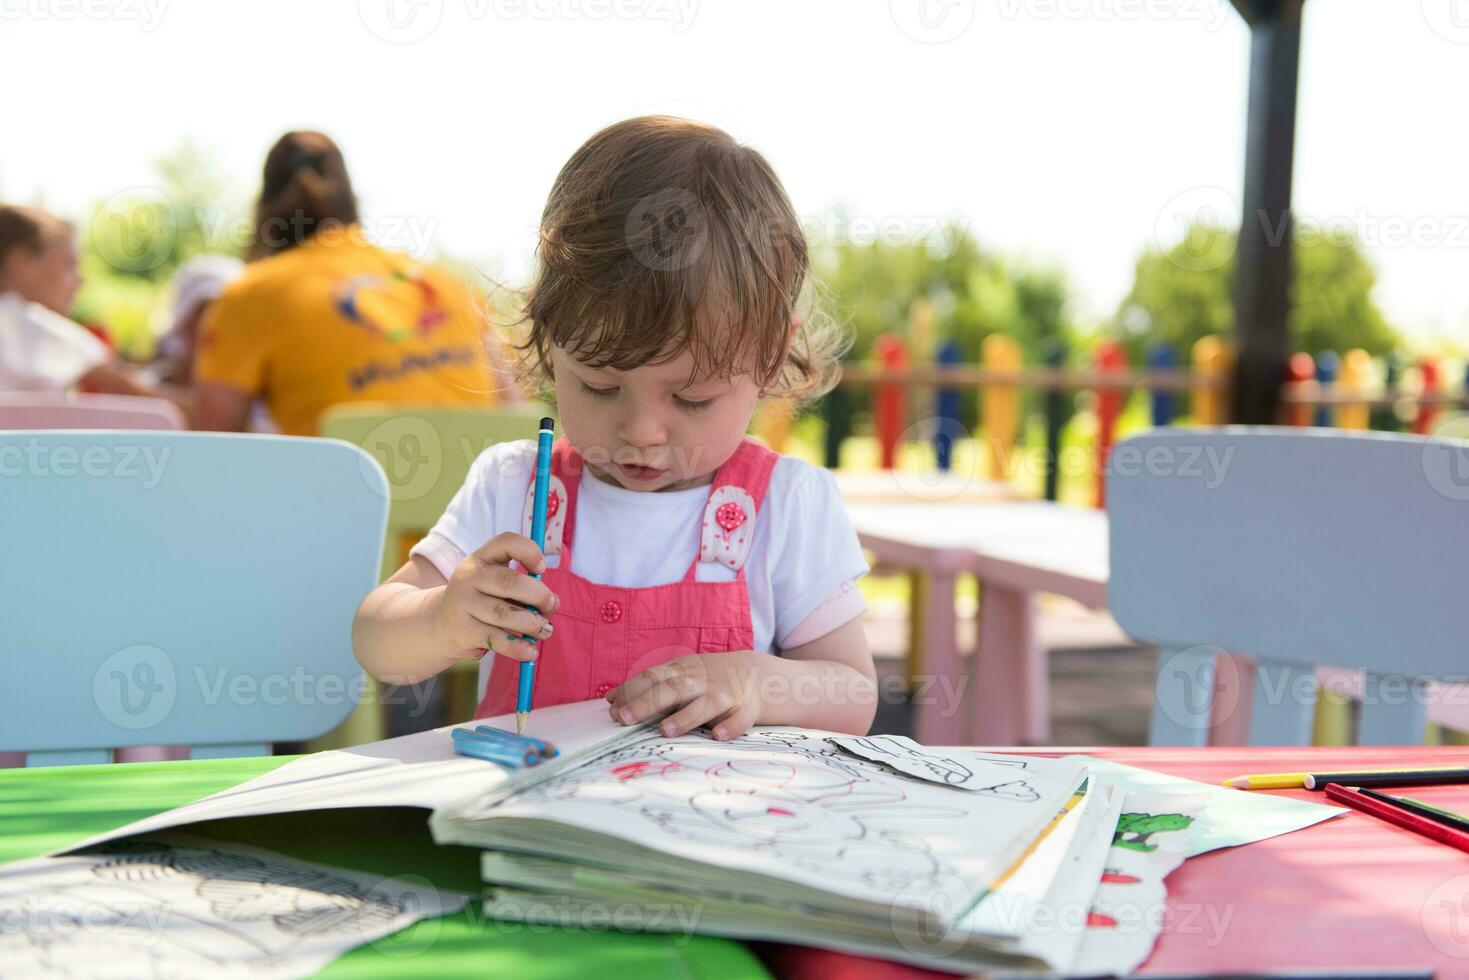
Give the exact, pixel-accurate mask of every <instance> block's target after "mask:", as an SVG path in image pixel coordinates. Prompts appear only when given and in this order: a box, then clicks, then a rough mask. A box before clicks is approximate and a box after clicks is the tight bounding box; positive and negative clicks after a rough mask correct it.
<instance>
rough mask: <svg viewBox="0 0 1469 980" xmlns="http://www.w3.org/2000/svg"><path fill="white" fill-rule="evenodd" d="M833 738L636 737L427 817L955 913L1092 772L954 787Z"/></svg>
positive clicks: (538, 846)
mask: <svg viewBox="0 0 1469 980" xmlns="http://www.w3.org/2000/svg"><path fill="white" fill-rule="evenodd" d="M829 734H830V733H826V732H815V731H806V730H802V729H783V728H757V729H754V730H753V731H751V732H750V733H749V734H747V735H744V736H741V737H739V738H735V739H731V740H729V741H725V742H716V741H713V740H711V739H709V738H707V737H705V736H703V735H698V734H694V735H687V736H684V737H681V738H675V739H661V738H660V739H654V740H649V741H642V742H636V743H630V744H627V745H624V746H620V747H618V748H616V749H614V750H612V751H610V752H607V753H605V754H603V755H601V756H599V757H597V758H596V759H595V760H594V761H593V762H591V763H588V764H586V765H583V766H581V767H578V768H576V769H573V770H563V771H561V772H560V773H559V774H558V775H556V776H555V777H554V778H552V779H549V780H546V781H544V782H541V783H539V784H537V785H535V786H533V787H530V788H527V789H524V790H523V791H521V792H519V793H516V794H515V795H514V796H512V797H508V798H507V797H506V795H505V794H504V793H503V792H499V791H497V790H491V791H490V792H488V793H485V794H483V795H482V796H481V797H479V798H477V799H469V800H466V801H464V802H462V803H460V804H456V805H455V806H452V807H449V808H448V809H446V810H441V811H438V812H436V813H435V814H434V816H433V818H432V819H431V821H430V826H431V827H432V829H433V832H434V837H435V839H436V840H439V841H440V842H443V843H459V844H470V845H478V846H483V847H496V846H508V847H510V848H511V849H514V850H518V851H521V852H524V853H540V854H544V855H546V856H550V857H560V858H563V859H566V860H585V861H587V862H588V863H592V864H602V865H603V866H617V867H624V866H625V867H629V868H638V867H645V866H646V865H644V864H643V862H647V861H656V862H657V863H658V866H660V867H666V868H668V869H669V870H670V871H674V872H683V871H686V873H687V874H689V875H693V876H696V875H699V874H700V873H701V872H700V869H701V868H702V869H709V868H717V869H723V871H722V874H721V875H720V879H721V880H724V881H732V880H734V879H736V878H738V879H741V880H746V881H747V882H748V881H751V880H762V879H763V880H775V881H779V882H786V883H789V884H790V885H793V886H796V887H799V888H801V889H805V890H806V891H807V892H808V893H809V895H810V896H818V895H828V896H842V897H844V898H845V899H846V900H848V901H849V902H851V903H859V904H862V905H868V906H871V907H874V908H875V907H882V908H885V909H888V910H891V909H893V908H895V907H904V908H909V909H912V910H915V911H917V912H918V913H919V914H920V915H926V916H932V917H935V918H937V919H939V920H942V921H951V920H952V919H953V918H955V917H957V916H959V915H962V913H963V912H964V911H965V910H967V909H968V908H970V907H971V906H972V905H973V904H974V902H975V901H976V900H977V898H978V897H979V894H980V893H981V892H982V890H983V889H984V888H986V887H987V886H988V885H989V884H990V883H991V882H992V881H994V879H995V878H996V877H997V876H998V875H999V874H1000V872H1002V871H1004V870H1005V869H1006V868H1007V867H1009V865H1010V864H1011V863H1012V862H1013V861H1014V860H1015V859H1016V858H1017V857H1018V856H1019V855H1020V854H1021V853H1022V852H1023V851H1024V849H1025V848H1026V846H1028V845H1029V843H1030V842H1031V840H1032V839H1033V838H1034V837H1035V835H1036V834H1038V833H1039V832H1040V830H1041V829H1042V828H1044V827H1045V826H1046V824H1048V823H1049V822H1050V821H1051V819H1052V818H1053V817H1054V816H1055V814H1056V812H1057V811H1058V810H1059V809H1060V807H1061V805H1062V804H1063V803H1064V802H1065V801H1066V800H1067V799H1068V798H1069V797H1070V796H1071V795H1072V793H1073V792H1074V791H1075V789H1076V788H1077V786H1079V785H1080V783H1081V782H1082V780H1083V779H1084V778H1085V773H1086V770H1085V767H1084V765H1081V764H1072V765H1070V766H1068V767H1063V768H1064V769H1065V772H1066V774H1067V775H1066V776H1065V778H1063V775H1062V773H1061V772H1058V771H1056V770H1052V771H1051V772H1048V773H1046V774H1040V773H1035V772H1030V771H1027V770H1024V769H1017V770H1016V773H1017V776H1016V779H1015V780H1013V781H1012V785H1010V786H1007V787H1006V790H1005V792H1004V793H1002V794H985V793H973V792H956V791H955V790H953V789H951V788H949V787H946V786H939V785H934V784H931V783H927V782H920V781H916V780H913V779H910V778H907V777H905V776H902V775H898V774H895V773H893V772H891V771H889V770H888V769H887V768H886V767H884V766H880V765H877V764H875V763H871V762H868V761H866V760H863V759H859V758H854V757H852V756H850V755H848V754H846V753H845V752H840V751H838V750H836V749H835V748H833V747H832V746H830V745H829V744H827V742H826V738H827V737H828V736H829ZM557 826H561V827H564V828H568V829H567V830H566V831H564V832H558V830H557V829H556V827H557ZM609 841H610V842H611V843H609ZM619 842H621V843H623V844H625V845H628V846H625V847H623V848H618V847H617V846H616V845H617V844H618V843H619ZM581 852H585V853H581ZM670 862H671V863H670ZM705 873H707V872H705Z"/></svg>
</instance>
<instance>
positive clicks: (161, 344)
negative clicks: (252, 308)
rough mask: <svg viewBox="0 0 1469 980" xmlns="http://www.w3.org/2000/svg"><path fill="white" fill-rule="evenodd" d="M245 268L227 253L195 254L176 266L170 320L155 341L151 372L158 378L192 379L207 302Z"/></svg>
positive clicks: (179, 381)
mask: <svg viewBox="0 0 1469 980" xmlns="http://www.w3.org/2000/svg"><path fill="white" fill-rule="evenodd" d="M244 269H245V264H244V263H243V262H241V261H240V260H239V259H236V258H233V257H231V256H228V255H196V256H194V257H193V258H192V259H189V260H188V261H187V262H185V263H184V264H183V265H181V266H179V268H178V271H177V272H175V273H174V276H173V290H174V297H173V314H172V319H171V322H170V324H169V328H168V332H167V333H165V334H164V335H163V336H162V337H160V338H159V340H158V360H157V362H156V363H155V364H154V371H155V372H157V374H158V377H159V379H160V380H163V381H167V382H169V383H170V384H176V385H188V384H190V383H192V382H193V379H194V348H195V347H196V346H197V344H198V340H199V323H200V322H201V321H202V320H203V319H204V313H205V311H206V310H208V309H209V304H210V303H212V302H213V301H214V298H215V297H216V296H218V295H219V294H220V291H221V290H223V289H224V287H225V286H226V285H228V284H229V283H231V282H233V281H234V280H235V279H238V278H239V276H240V273H241V272H243V271H244Z"/></svg>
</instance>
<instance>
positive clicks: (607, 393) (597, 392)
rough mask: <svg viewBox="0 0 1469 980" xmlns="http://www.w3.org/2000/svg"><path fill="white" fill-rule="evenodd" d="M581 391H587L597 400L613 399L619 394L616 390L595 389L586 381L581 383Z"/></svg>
mask: <svg viewBox="0 0 1469 980" xmlns="http://www.w3.org/2000/svg"><path fill="white" fill-rule="evenodd" d="M581 390H582V391H585V392H586V393H587V394H589V395H591V396H593V397H595V398H611V397H612V396H613V395H615V394H617V389H616V388H593V387H592V386H591V385H589V384H587V383H586V382H585V381H583V382H582V383H581Z"/></svg>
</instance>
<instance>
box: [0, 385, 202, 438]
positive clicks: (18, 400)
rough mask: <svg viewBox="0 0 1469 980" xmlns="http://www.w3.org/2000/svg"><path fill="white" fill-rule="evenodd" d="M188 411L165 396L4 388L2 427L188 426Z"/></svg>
mask: <svg viewBox="0 0 1469 980" xmlns="http://www.w3.org/2000/svg"><path fill="white" fill-rule="evenodd" d="M187 428H188V424H187V423H186V421H185V420H184V413H183V412H181V411H179V409H178V406H177V405H174V404H173V403H172V402H170V401H166V400H164V399H162V398H140V397H137V396H134V395H73V394H68V393H66V392H59V391H19V392H0V429H155V430H156V429H171V430H177V429H187Z"/></svg>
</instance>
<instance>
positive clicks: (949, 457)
mask: <svg viewBox="0 0 1469 980" xmlns="http://www.w3.org/2000/svg"><path fill="white" fill-rule="evenodd" d="M963 359H964V351H963V349H962V348H961V347H960V346H959V343H958V341H954V340H946V341H944V342H943V343H942V344H939V347H938V351H937V353H936V354H935V355H934V360H935V361H937V362H938V363H939V364H941V365H948V364H958V363H960V362H961V361H963ZM933 414H934V422H935V428H934V433H933V455H934V459H935V460H937V461H938V466H939V469H940V470H944V471H945V472H947V471H948V470H949V469H950V468H951V467H952V466H953V465H954V439H955V438H956V437H957V436H958V434H959V433H960V432H962V431H963V423H962V422H960V421H959V389H958V388H954V387H951V386H948V385H940V386H939V389H938V393H937V394H936V395H934V399H933Z"/></svg>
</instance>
